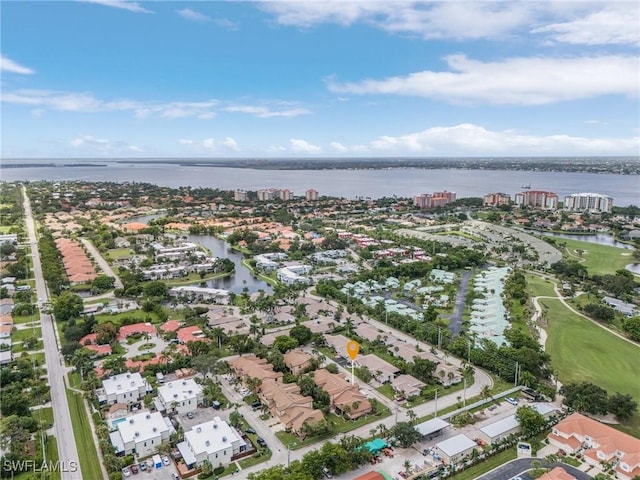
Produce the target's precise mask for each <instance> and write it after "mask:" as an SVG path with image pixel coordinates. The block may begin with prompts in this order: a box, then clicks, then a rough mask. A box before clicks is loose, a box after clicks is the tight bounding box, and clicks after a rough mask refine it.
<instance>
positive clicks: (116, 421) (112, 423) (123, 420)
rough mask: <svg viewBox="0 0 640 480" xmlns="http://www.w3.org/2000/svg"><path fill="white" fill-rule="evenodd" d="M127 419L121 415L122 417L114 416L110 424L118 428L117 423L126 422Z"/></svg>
mask: <svg viewBox="0 0 640 480" xmlns="http://www.w3.org/2000/svg"><path fill="white" fill-rule="evenodd" d="M126 421H127V419H126V418H124V417H122V418H116V419H115V420H114V421H113V422H111V425H112V426H113V428H118V424H119V423H122V422H126Z"/></svg>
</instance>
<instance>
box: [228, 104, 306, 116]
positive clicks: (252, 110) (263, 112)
mask: <svg viewBox="0 0 640 480" xmlns="http://www.w3.org/2000/svg"><path fill="white" fill-rule="evenodd" d="M225 111H227V112H232V113H236V112H237V113H248V114H249V115H254V116H256V117H258V118H272V117H298V116H300V115H308V114H310V113H311V111H310V110H307V109H306V108H290V109H286V110H271V109H269V108H267V107H259V106H253V105H232V106H230V107H226V108H225Z"/></svg>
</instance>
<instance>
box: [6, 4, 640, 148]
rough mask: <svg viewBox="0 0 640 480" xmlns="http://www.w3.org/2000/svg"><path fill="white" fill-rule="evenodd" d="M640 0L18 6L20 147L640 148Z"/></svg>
mask: <svg viewBox="0 0 640 480" xmlns="http://www.w3.org/2000/svg"><path fill="white" fill-rule="evenodd" d="M639 10H640V7H639V4H638V2H636V1H632V2H620V3H614V2H609V1H606V2H580V1H576V0H563V1H558V2H552V1H547V2H544V1H542V2H533V1H526V2H516V1H473V2H461V1H455V0H453V1H450V2H411V1H348V0H347V1H345V0H342V1H329V0H324V1H321V2H311V1H298V2H288V1H279V0H276V1H270V2H241V1H236V2H218V1H216V2H208V1H195V2H165V1H153V2H143V1H140V2H129V1H120V0H87V1H72V2H58V1H48V2H47V1H45V2H23V1H3V2H2V16H1V22H2V24H1V27H2V34H1V35H2V38H1V40H2V42H1V54H2V60H1V63H0V67H1V74H2V78H1V86H2V92H1V94H2V131H1V133H2V156H3V158H11V157H180V156H189V157H200V156H202V157H247V156H250V157H255V156H257V157H293V156H296V157H306V156H313V157H331V156H346V157H348V156H359V157H361V156H375V157H377V156H425V157H429V156H474V155H479V156H506V155H520V156H530V155H579V156H582V155H638V153H639V144H640V140H639V135H640V128H639V127H640V106H639V105H640V104H639V102H638V93H639V88H640V78H639V75H640V74H639V71H640V62H639V56H638V53H639V46H640V13H639Z"/></svg>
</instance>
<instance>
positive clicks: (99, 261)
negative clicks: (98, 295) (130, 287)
mask: <svg viewBox="0 0 640 480" xmlns="http://www.w3.org/2000/svg"><path fill="white" fill-rule="evenodd" d="M80 241H81V242H82V244H83V245H84V246H85V248H86V249H87V250H88V251H89V253H90V254H91V256H92V257H93V259H94V260H95V261H96V263H97V264H98V265H99V266H100V269H101V270H102V271H103V272H104V274H105V275H108V276H110V277H113V278H114V279H115V287H116V288H122V282H121V281H120V277H118V275H116V273H115V272H114V271H113V269H112V268H111V267H110V266H109V264H108V263H107V261H106V260H105V259H104V258H102V255H100V252H99V251H98V249H97V248H96V247H94V246H93V244H92V243H91V242H90V241H89V240H87V239H86V238H81V239H80Z"/></svg>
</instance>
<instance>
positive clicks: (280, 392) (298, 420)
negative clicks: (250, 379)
mask: <svg viewBox="0 0 640 480" xmlns="http://www.w3.org/2000/svg"><path fill="white" fill-rule="evenodd" d="M258 398H260V401H261V402H262V403H263V404H264V405H266V406H267V407H268V408H269V412H270V413H271V415H273V416H274V417H275V418H277V419H278V420H280V422H281V423H282V424H283V425H284V426H285V428H286V429H287V430H290V431H291V432H293V433H294V434H296V435H298V436H304V429H303V425H305V424H307V425H313V424H314V423H318V422H321V421H322V420H324V415H323V414H322V412H321V411H320V410H315V409H314V408H313V398H311V397H304V396H302V395H301V394H300V387H299V386H298V385H297V384H295V383H280V382H277V381H276V380H274V379H267V380H263V382H262V385H260V392H259V393H258Z"/></svg>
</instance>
